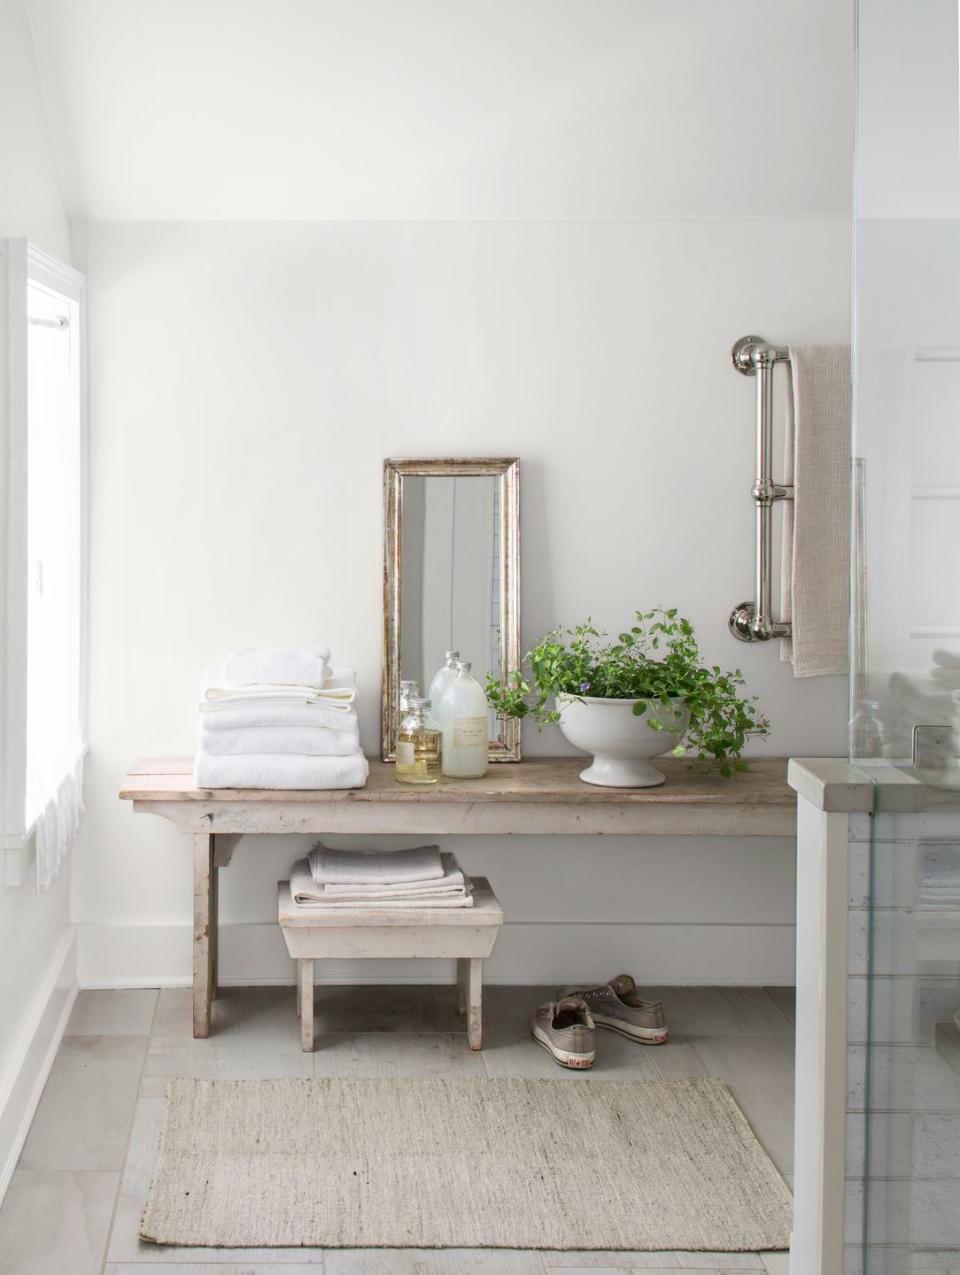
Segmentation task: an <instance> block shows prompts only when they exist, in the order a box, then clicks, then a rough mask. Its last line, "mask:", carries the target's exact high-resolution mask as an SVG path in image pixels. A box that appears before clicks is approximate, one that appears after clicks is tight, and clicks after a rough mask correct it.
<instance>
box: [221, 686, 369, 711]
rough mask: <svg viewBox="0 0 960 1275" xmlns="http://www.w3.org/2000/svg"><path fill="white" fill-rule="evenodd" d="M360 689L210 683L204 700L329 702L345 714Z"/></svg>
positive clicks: (250, 702) (222, 702)
mask: <svg viewBox="0 0 960 1275" xmlns="http://www.w3.org/2000/svg"><path fill="white" fill-rule="evenodd" d="M356 698H357V692H356V690H355V689H354V687H352V686H325V687H324V688H323V689H322V690H318V689H316V688H315V687H312V686H279V685H275V684H272V683H270V684H268V683H266V682H264V683H260V684H258V685H256V686H208V687H207V690H206V693H205V695H204V698H203V701H202V702H201V705H200V707H201V709H202V708H204V706H205V705H206V704H229V705H230V706H231V707H233V708H235V707H236V706H237V705H238V704H263V703H271V704H272V703H285V704H328V705H330V706H331V707H333V708H337V709H339V710H340V711H341V712H342V713H345V712H347V711H348V710H349V708H350V706H351V705H352V704H353V701H354V700H355V699H356Z"/></svg>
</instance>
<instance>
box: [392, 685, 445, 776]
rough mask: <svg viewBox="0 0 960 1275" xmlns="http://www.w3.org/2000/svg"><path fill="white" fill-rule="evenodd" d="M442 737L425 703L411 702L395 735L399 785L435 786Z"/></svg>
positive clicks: (415, 700) (428, 705)
mask: <svg viewBox="0 0 960 1275" xmlns="http://www.w3.org/2000/svg"><path fill="white" fill-rule="evenodd" d="M442 739H443V733H442V731H441V730H440V727H439V726H438V725H437V723H436V722H435V721H434V720H433V718H432V717H431V716H430V701H429V700H428V699H414V698H411V699H410V701H409V706H408V708H407V713H406V716H405V717H404V718H403V720H402V721H401V723H400V732H399V734H398V735H397V760H396V765H395V771H396V777H397V780H398V782H399V783H401V784H435V783H436V782H437V780H438V779H439V778H440V774H441V769H442V751H443V750H442V743H441V741H442Z"/></svg>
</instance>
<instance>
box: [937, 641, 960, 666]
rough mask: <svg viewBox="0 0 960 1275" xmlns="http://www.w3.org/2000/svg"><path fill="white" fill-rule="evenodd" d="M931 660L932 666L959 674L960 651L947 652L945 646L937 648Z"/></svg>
mask: <svg viewBox="0 0 960 1275" xmlns="http://www.w3.org/2000/svg"><path fill="white" fill-rule="evenodd" d="M932 658H933V662H934V664H937V665H939V667H940V668H952V669H956V670H957V672H960V651H948V650H947V648H946V647H945V646H938V647H937V649H936V650H935V651H934V653H933V657H932Z"/></svg>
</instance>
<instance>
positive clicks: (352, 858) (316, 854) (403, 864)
mask: <svg viewBox="0 0 960 1275" xmlns="http://www.w3.org/2000/svg"><path fill="white" fill-rule="evenodd" d="M290 894H291V896H292V897H293V901H294V903H297V904H299V905H300V906H301V907H303V908H312V909H315V910H319V911H324V912H326V911H351V910H353V911H361V910H362V911H368V910H370V909H383V910H384V911H391V912H396V911H398V910H406V909H408V908H416V909H419V908H472V907H473V893H472V890H471V887H470V879H469V877H466V876H465V875H464V874H463V872H462V871H461V870H460V867H459V866H458V864H457V861H456V859H455V858H454V856H453V855H452V854H446V853H441V851H440V848H439V847H438V846H420V847H418V848H417V849H416V850H393V851H365V850H356V851H354V850H328V849H327V847H326V846H324V845H321V844H319V843H318V844H317V845H315V846H314V848H313V849H312V850H311V851H310V854H309V856H308V858H306V859H299V860H298V861H297V862H296V863H295V864H294V865H293V867H292V868H291V869H290Z"/></svg>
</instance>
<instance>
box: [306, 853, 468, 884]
mask: <svg viewBox="0 0 960 1275" xmlns="http://www.w3.org/2000/svg"><path fill="white" fill-rule="evenodd" d="M309 863H310V871H311V872H312V873H313V879H314V882H315V883H316V884H317V885H318V886H321V887H322V886H340V885H344V886H348V887H350V888H354V889H355V888H356V887H357V886H368V885H380V886H389V885H409V884H410V883H411V882H423V881H433V882H437V881H440V880H442V879H443V876H444V865H443V862H442V860H441V858H440V847H439V846H416V847H415V848H414V849H412V850H330V849H328V848H327V846H325V845H324V844H323V842H321V841H318V842H317V844H316V845H315V846H314V847H313V849H312V850H311V851H310V855H309Z"/></svg>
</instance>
